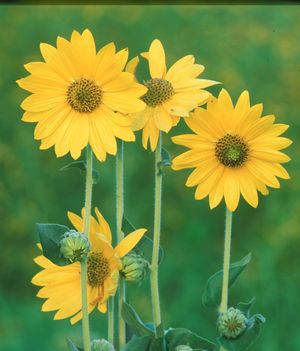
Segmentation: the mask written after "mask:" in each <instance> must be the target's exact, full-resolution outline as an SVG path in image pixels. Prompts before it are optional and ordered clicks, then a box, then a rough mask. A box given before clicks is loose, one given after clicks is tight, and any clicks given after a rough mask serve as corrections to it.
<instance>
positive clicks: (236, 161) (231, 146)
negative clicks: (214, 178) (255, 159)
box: [215, 134, 249, 168]
mask: <svg viewBox="0 0 300 351" xmlns="http://www.w3.org/2000/svg"><path fill="white" fill-rule="evenodd" d="M248 154H249V148H248V145H247V144H246V143H245V142H244V141H243V139H242V138H241V137H240V136H238V135H236V134H226V135H225V136H224V137H223V138H221V139H220V140H219V141H218V142H217V144H216V149H215V155H216V156H217V158H218V159H219V161H220V162H221V163H222V164H223V165H224V166H227V167H233V168H234V167H239V166H241V165H242V164H243V163H244V162H245V161H246V160H247V158H248Z"/></svg>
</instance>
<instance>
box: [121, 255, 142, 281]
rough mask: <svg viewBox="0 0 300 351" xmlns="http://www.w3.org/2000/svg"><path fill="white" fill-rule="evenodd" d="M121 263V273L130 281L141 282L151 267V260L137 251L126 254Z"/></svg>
mask: <svg viewBox="0 0 300 351" xmlns="http://www.w3.org/2000/svg"><path fill="white" fill-rule="evenodd" d="M121 263H122V268H121V274H122V276H123V277H124V279H125V280H126V281H128V282H141V281H142V280H143V279H144V278H145V276H146V274H147V271H148V269H149V262H148V261H147V260H145V259H144V258H143V257H142V256H140V255H137V254H135V253H130V254H128V255H126V256H124V257H123V258H122V259H121Z"/></svg>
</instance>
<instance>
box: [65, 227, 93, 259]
mask: <svg viewBox="0 0 300 351" xmlns="http://www.w3.org/2000/svg"><path fill="white" fill-rule="evenodd" d="M89 250H90V244H89V241H88V238H87V237H86V235H85V234H83V233H79V232H76V231H75V230H70V231H68V232H66V233H65V234H64V236H63V238H62V239H61V241H60V253H61V255H62V256H63V257H64V258H66V259H67V260H69V261H70V262H72V263H73V262H78V261H79V262H80V261H82V260H83V259H85V258H86V257H87V254H88V252H89Z"/></svg>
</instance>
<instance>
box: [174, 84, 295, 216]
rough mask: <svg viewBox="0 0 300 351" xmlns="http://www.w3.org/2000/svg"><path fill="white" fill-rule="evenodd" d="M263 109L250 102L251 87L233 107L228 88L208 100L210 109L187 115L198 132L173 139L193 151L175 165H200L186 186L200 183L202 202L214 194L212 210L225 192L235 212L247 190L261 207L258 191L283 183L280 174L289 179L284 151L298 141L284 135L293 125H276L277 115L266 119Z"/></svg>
mask: <svg viewBox="0 0 300 351" xmlns="http://www.w3.org/2000/svg"><path fill="white" fill-rule="evenodd" d="M262 109H263V105H262V104H257V105H254V106H252V107H251V106H250V101H249V93H248V92H247V91H244V92H243V93H242V94H241V95H240V97H239V99H238V101H237V104H236V105H235V106H233V104H232V101H231V98H230V96H229V94H228V92H227V91H226V90H224V89H222V91H221V92H220V94H219V97H218V98H212V99H211V101H209V102H208V104H207V110H205V109H203V108H197V109H196V110H195V111H194V113H191V116H190V117H189V118H186V119H185V121H186V123H187V125H188V126H189V127H190V128H191V130H192V131H193V132H194V133H196V134H186V135H179V136H176V137H173V138H172V140H173V142H174V143H175V144H179V145H183V146H186V147H188V148H190V149H191V150H189V151H187V152H184V153H183V154H181V155H179V156H177V157H176V158H175V159H174V160H173V163H172V168H173V169H175V170H179V169H184V168H195V170H194V171H193V172H192V173H191V175H190V176H189V177H188V179H187V182H186V185H187V186H188V187H193V186H197V189H196V193H195V198H196V199H197V200H201V199H203V198H205V197H206V196H209V204H210V208H214V207H216V206H217V205H218V204H219V203H220V202H221V200H222V198H223V196H224V198H225V202H226V205H227V207H228V209H229V210H230V211H234V210H235V209H236V208H237V206H238V203H239V198H240V194H242V196H243V197H244V199H245V200H246V201H247V202H248V203H249V204H250V205H251V206H253V207H257V205H258V196H257V190H258V191H260V192H261V193H262V194H264V195H267V194H268V189H267V186H269V187H272V188H279V187H280V184H279V181H278V179H277V177H279V178H283V179H289V174H288V173H287V171H286V170H285V169H284V168H283V167H282V166H281V163H284V162H288V161H289V160H290V158H289V157H288V156H287V155H285V154H284V153H282V152H280V151H279V150H281V149H284V148H286V147H288V146H289V145H290V144H291V143H292V142H291V140H289V139H287V138H283V137H280V135H281V134H282V133H283V132H285V131H286V130H287V129H288V126H287V125H285V124H274V121H275V117H274V116H273V115H269V116H265V117H261V115H262Z"/></svg>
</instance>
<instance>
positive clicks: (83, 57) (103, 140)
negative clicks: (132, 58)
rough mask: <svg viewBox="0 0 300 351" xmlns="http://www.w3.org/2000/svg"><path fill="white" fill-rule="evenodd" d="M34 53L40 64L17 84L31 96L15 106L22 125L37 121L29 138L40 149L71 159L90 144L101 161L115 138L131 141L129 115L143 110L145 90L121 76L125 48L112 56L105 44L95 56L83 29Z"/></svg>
mask: <svg viewBox="0 0 300 351" xmlns="http://www.w3.org/2000/svg"><path fill="white" fill-rule="evenodd" d="M40 49H41V53H42V56H43V58H44V60H45V62H32V63H29V64H27V65H25V68H26V70H27V71H29V72H30V73H31V74H30V75H29V76H27V77H26V78H23V79H20V80H18V81H17V83H18V84H19V86H20V87H22V88H23V89H25V90H28V91H29V92H31V93H33V94H32V95H30V96H28V97H27V98H26V99H25V100H24V101H23V103H22V104H21V107H22V108H23V109H24V110H25V111H26V112H25V113H24V115H23V118H22V120H23V121H25V122H38V124H37V126H36V128H35V132H34V138H35V139H38V140H41V146H40V148H41V149H48V148H50V147H52V146H53V145H54V146H55V153H56V155H57V156H58V157H60V156H64V155H65V154H67V153H68V152H70V153H71V156H72V157H73V158H74V159H77V158H78V157H80V154H81V150H82V149H83V148H84V147H85V146H86V145H87V144H90V145H91V147H92V149H93V151H94V153H95V155H96V156H97V158H98V159H99V160H100V161H104V160H105V159H106V153H108V154H111V155H115V154H116V152H117V143H116V137H117V138H120V139H122V140H125V141H134V140H135V137H134V133H133V132H132V129H131V123H132V118H131V117H130V114H131V113H134V112H138V111H141V110H143V109H144V107H145V103H144V102H143V101H141V100H140V99H139V97H140V96H141V95H143V94H145V92H146V91H147V89H146V88H145V87H144V86H143V85H141V84H138V83H137V82H136V81H135V79H134V75H133V74H131V73H129V72H123V70H124V67H125V65H126V62H127V59H128V50H127V49H124V50H121V51H119V52H116V48H115V45H114V43H110V44H107V45H106V46H104V47H103V48H102V49H100V50H99V51H98V52H96V47H95V42H94V38H93V36H92V34H91V32H90V31H89V30H87V29H86V30H85V31H84V32H83V33H82V34H79V33H78V32H76V31H73V33H72V36H71V40H70V41H68V40H66V39H64V38H61V37H58V38H57V48H55V47H53V46H51V45H48V44H44V43H42V44H41V45H40ZM124 114H125V115H124Z"/></svg>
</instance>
